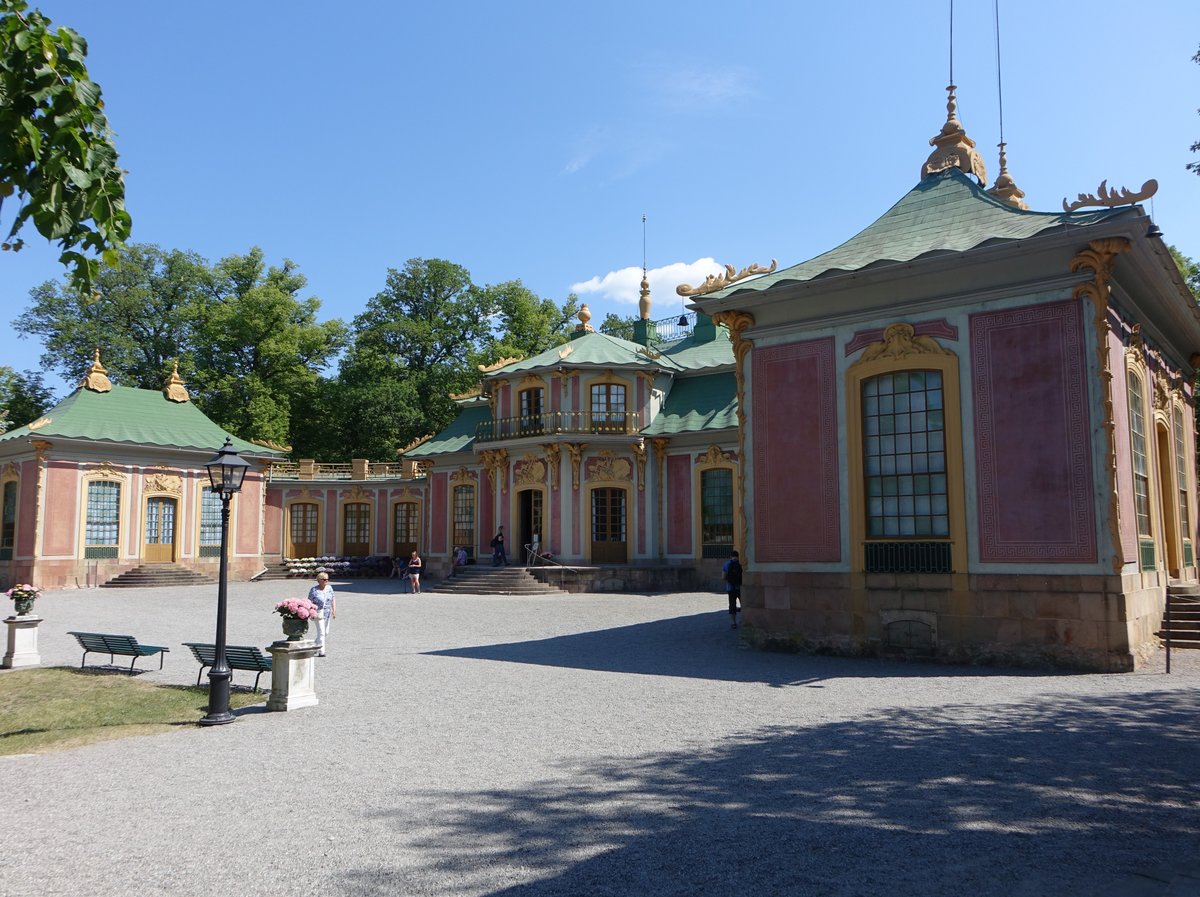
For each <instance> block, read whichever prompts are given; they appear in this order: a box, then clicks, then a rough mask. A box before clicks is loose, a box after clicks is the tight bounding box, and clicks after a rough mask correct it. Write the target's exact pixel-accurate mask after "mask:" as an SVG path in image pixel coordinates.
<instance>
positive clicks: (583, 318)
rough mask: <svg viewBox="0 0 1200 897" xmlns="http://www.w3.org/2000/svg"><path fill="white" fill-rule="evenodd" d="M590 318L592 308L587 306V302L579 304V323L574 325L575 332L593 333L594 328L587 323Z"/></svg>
mask: <svg viewBox="0 0 1200 897" xmlns="http://www.w3.org/2000/svg"><path fill="white" fill-rule="evenodd" d="M591 319H592V310H591V309H590V308H588V307H587V303H586V302H585V303H583V305H581V306H579V323H578V324H576V325H575V330H576V332H577V333H595V332H596V328H594V327H593V326H592V325H591V324H589V323H588V321H590V320H591Z"/></svg>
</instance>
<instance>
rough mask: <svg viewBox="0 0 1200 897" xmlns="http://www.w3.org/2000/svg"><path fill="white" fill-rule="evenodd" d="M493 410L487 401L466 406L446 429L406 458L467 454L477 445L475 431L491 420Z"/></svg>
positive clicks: (406, 453) (405, 454)
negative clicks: (457, 453)
mask: <svg viewBox="0 0 1200 897" xmlns="http://www.w3.org/2000/svg"><path fill="white" fill-rule="evenodd" d="M491 417H492V409H491V406H490V405H489V404H488V403H487V402H486V401H477V402H473V403H471V404H465V405H464V406H463V410H462V411H460V412H459V414H458V417H456V418H455V419H454V420H453V421H452V422H451V424H450V426H448V427H446V429H444V430H442V432H440V433H438V434H437V435H436V436H434V437H433V438H432V439H429V440H427V441H425V442H422V443H421V444H420V445H419V446H417V447H416V448H415V449H412V450H411V451H408V452H405V453H404V457H405V458H408V459H413V458H428V457H431V456H433V455H448V454H452V453H454V452H467V451H470V450H471V446H472V445H474V443H475V431H476V429H478V427H479V425H480V424H481V423H484V422H485V421H488V420H491Z"/></svg>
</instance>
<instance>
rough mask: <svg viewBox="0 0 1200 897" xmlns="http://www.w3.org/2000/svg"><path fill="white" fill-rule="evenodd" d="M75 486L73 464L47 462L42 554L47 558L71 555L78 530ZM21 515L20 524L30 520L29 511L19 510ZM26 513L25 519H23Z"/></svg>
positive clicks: (76, 476)
mask: <svg viewBox="0 0 1200 897" xmlns="http://www.w3.org/2000/svg"><path fill="white" fill-rule="evenodd" d="M36 482H37V481H36V480H30V482H29V486H30V487H33V486H34V484H35V483H36ZM78 487H79V468H78V465H77V464H76V463H75V462H74V461H50V462H47V464H46V498H45V502H44V506H45V507H44V514H45V518H44V522H43V528H42V554H44V555H49V556H51V557H54V556H62V555H68V556H69V555H73V554H75V537H76V533H78V531H79V512H78V510H77V508H78V506H79V505H78V501H79V499H78V493H77V489H78ZM21 491H22V492H24V491H25V490H24V489H22V490H21ZM28 491H29V495H30V497H31V498H32V497H33V496H34V495H35V494H36V492H37V490H36V489H35V488H30V489H29V490H28ZM22 505H24V502H22ZM21 512H22V521H26V520H28V521H30V522H32V521H33V509H32V508H29V509H28V511H27V510H26V508H25V507H22V509H21ZM26 513H28V514H29V516H28V517H25V516H24V515H25V514H26ZM30 549H31V550H32V546H30Z"/></svg>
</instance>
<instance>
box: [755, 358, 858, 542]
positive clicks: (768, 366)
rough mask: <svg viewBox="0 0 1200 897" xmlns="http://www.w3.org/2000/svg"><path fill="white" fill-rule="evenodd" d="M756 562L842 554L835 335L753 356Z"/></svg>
mask: <svg viewBox="0 0 1200 897" xmlns="http://www.w3.org/2000/svg"><path fill="white" fill-rule="evenodd" d="M750 359H751V364H750V369H751V376H750V394H751V399H752V402H753V405H752V408H753V414H752V415H751V427H752V430H751V432H752V433H753V440H754V451H753V459H754V461H753V463H754V489H753V509H752V512H751V519H752V520H753V521H754V535H755V554H754V560H755V561H758V562H796V561H800V562H803V561H814V562H815V561H829V562H836V561H840V560H841V510H840V507H839V498H838V492H839V489H838V437H837V427H838V417H837V383H836V378H835V373H834V346H833V338H832V337H830V338H827V339H818V340H809V341H806V342H800V343H791V344H788V345H782V346H769V347H766V348H755V349H754V350H753V351H752V352H751V355H750Z"/></svg>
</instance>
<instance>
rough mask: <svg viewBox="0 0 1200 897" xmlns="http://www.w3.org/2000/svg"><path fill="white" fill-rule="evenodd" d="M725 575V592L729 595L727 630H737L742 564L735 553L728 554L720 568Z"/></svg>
mask: <svg viewBox="0 0 1200 897" xmlns="http://www.w3.org/2000/svg"><path fill="white" fill-rule="evenodd" d="M721 572H723V573H724V574H725V592H726V593H727V594H728V595H729V624H730V625H729V628H730V629H737V628H738V611H739V610H741V608H739V607H738V601H739V600H740V599H741V597H742V562H741V559H740V558H739V557H738V553H737V552H736V551H733V552H730V556H729V560H727V561H726V562H725V566H724V567H722V568H721Z"/></svg>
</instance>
